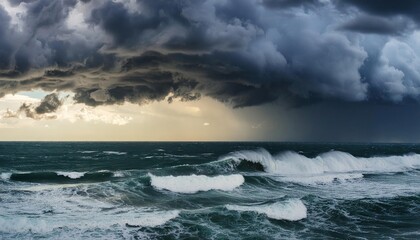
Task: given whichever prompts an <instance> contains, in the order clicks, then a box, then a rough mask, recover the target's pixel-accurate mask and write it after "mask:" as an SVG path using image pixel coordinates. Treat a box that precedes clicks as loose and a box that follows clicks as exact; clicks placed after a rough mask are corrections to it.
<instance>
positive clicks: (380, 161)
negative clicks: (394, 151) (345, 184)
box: [222, 149, 420, 175]
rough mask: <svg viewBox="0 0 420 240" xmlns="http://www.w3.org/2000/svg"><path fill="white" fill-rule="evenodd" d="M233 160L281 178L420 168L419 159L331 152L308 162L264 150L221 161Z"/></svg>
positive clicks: (304, 158) (239, 153)
mask: <svg viewBox="0 0 420 240" xmlns="http://www.w3.org/2000/svg"><path fill="white" fill-rule="evenodd" d="M227 159H233V160H234V161H236V162H240V161H242V160H246V161H249V162H253V163H259V164H261V165H262V166H263V168H264V170H265V171H266V172H268V173H275V174H280V175H315V174H324V173H346V172H400V171H406V170H412V169H416V168H419V167H420V155H419V154H409V155H402V156H387V157H370V158H361V157H354V156H353V155H351V154H349V153H345V152H339V151H331V152H327V153H323V154H320V155H319V156H317V157H315V158H308V157H305V156H304V155H301V154H298V153H296V152H290V151H288V152H284V153H281V154H278V155H275V156H273V155H271V154H270V153H269V152H268V151H266V150H265V149H259V150H256V151H238V152H234V153H231V154H229V155H227V156H225V157H224V158H222V160H227Z"/></svg>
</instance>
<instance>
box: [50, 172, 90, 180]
mask: <svg viewBox="0 0 420 240" xmlns="http://www.w3.org/2000/svg"><path fill="white" fill-rule="evenodd" d="M85 174H86V172H57V175H58V176H64V177H68V178H71V179H78V178H81V177H83V176H84V175H85Z"/></svg>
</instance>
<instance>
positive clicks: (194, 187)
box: [149, 173, 245, 193]
mask: <svg viewBox="0 0 420 240" xmlns="http://www.w3.org/2000/svg"><path fill="white" fill-rule="evenodd" d="M149 176H150V178H151V185H152V186H153V187H155V188H157V189H165V190H169V191H171V192H178V193H196V192H199V191H210V190H222V191H232V190H233V189H235V188H237V187H239V186H241V185H242V184H243V183H244V182H245V179H244V177H243V176H242V175H240V174H234V175H220V176H215V177H208V176H205V175H195V174H192V175H189V176H177V177H174V176H164V177H159V176H155V175H153V174H150V173H149Z"/></svg>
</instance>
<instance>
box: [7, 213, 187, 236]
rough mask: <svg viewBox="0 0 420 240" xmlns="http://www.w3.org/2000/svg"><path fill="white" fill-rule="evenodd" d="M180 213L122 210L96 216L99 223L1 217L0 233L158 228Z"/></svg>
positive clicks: (79, 220) (90, 220)
mask: <svg viewBox="0 0 420 240" xmlns="http://www.w3.org/2000/svg"><path fill="white" fill-rule="evenodd" d="M179 213H180V211H178V210H172V211H156V212H144V213H142V212H136V214H132V213H129V212H128V211H124V210H121V209H120V211H118V212H115V213H114V214H113V215H111V214H108V215H107V214H98V213H91V214H96V215H95V217H96V218H97V221H92V219H91V218H83V217H81V216H79V219H76V218H69V219H55V218H54V217H50V216H47V217H44V218H28V217H13V218H10V217H7V218H6V217H1V216H0V232H9V233H25V232H28V231H30V232H33V233H48V232H52V231H54V230H56V229H60V228H70V229H82V230H84V229H85V230H87V229H98V228H99V229H111V228H115V227H116V226H119V227H127V226H130V227H156V226H160V225H163V224H165V223H167V222H169V221H170V220H172V219H174V218H176V217H178V216H179Z"/></svg>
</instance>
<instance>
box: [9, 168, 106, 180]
mask: <svg viewBox="0 0 420 240" xmlns="http://www.w3.org/2000/svg"><path fill="white" fill-rule="evenodd" d="M3 176H4V177H5V180H12V181H20V182H33V183H66V182H68V183H73V182H102V181H107V180H109V179H110V178H112V177H113V176H114V174H113V173H112V172H110V171H96V172H64V171H58V172H13V173H2V179H3ZM6 178H7V179H6Z"/></svg>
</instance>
